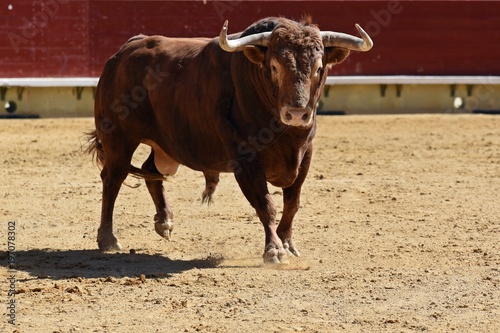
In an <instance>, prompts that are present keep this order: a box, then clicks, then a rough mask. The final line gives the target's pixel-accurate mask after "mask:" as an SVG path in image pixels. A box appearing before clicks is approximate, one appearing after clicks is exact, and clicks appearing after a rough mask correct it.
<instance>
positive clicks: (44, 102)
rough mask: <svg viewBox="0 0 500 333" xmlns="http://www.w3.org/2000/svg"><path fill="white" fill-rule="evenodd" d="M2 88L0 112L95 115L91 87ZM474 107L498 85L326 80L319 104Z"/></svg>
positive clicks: (387, 108)
mask: <svg viewBox="0 0 500 333" xmlns="http://www.w3.org/2000/svg"><path fill="white" fill-rule="evenodd" d="M0 88H1V104H0V117H6V116H8V115H9V114H10V115H12V116H16V117H23V116H37V115H38V116H40V117H43V118H46V117H87V116H88V117H90V116H92V115H93V110H94V94H95V86H85V87H71V86H54V87H49V86H45V87H37V86H26V87H20V86H17V87H15V86H11V87H6V86H1V87H0ZM474 110H485V111H493V112H495V111H498V110H500V84H498V83H496V82H495V83H494V84H491V83H484V84H390V83H382V84H374V83H373V82H371V83H369V84H363V83H361V84H345V83H344V84H338V83H337V84H329V85H327V86H326V88H325V91H324V94H323V96H322V97H321V100H320V103H319V107H318V111H320V112H324V113H325V114H394V113H464V112H466V113H470V112H473V111H474ZM8 111H11V112H10V113H9V112H8Z"/></svg>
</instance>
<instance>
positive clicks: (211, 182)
mask: <svg viewBox="0 0 500 333" xmlns="http://www.w3.org/2000/svg"><path fill="white" fill-rule="evenodd" d="M203 174H204V175H205V190H204V191H203V194H202V195H201V202H202V203H205V202H206V203H207V204H208V205H210V204H211V203H212V202H213V199H212V195H213V194H214V192H215V188H216V187H217V184H219V173H218V172H209V171H206V172H203Z"/></svg>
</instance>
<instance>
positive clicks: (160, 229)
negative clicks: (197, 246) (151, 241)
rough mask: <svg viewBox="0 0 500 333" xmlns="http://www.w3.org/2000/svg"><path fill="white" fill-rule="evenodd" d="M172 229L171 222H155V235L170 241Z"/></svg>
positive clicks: (172, 224)
mask: <svg viewBox="0 0 500 333" xmlns="http://www.w3.org/2000/svg"><path fill="white" fill-rule="evenodd" d="M173 229H174V223H173V222H172V221H166V222H155V231H156V233H157V234H158V235H160V236H161V237H163V238H165V239H167V240H171V239H172V230H173Z"/></svg>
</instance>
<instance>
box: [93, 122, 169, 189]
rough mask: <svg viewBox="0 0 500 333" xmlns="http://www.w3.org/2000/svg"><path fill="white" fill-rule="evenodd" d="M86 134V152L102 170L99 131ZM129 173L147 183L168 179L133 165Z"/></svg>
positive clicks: (102, 160)
mask: <svg viewBox="0 0 500 333" xmlns="http://www.w3.org/2000/svg"><path fill="white" fill-rule="evenodd" d="M85 134H86V136H87V144H86V146H87V147H86V148H85V150H84V152H85V153H88V154H91V155H92V159H93V160H94V161H95V163H96V164H97V166H98V167H99V168H101V169H102V167H103V166H104V149H103V148H102V144H101V142H100V141H99V138H98V137H97V130H94V131H90V132H87V133H85ZM128 173H129V174H131V175H133V176H135V177H137V178H142V179H144V180H146V181H155V180H166V177H165V176H164V175H162V174H161V173H153V172H149V171H146V170H143V169H140V168H137V167H135V166H133V165H130V167H129V171H128Z"/></svg>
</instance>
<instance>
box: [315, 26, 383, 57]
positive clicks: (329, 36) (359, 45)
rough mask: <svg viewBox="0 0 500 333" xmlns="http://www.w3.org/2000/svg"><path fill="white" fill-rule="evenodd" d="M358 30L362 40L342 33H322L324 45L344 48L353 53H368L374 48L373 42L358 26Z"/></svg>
mask: <svg viewBox="0 0 500 333" xmlns="http://www.w3.org/2000/svg"><path fill="white" fill-rule="evenodd" d="M356 29H358V31H359V34H360V35H361V37H362V39H361V38H359V37H355V36H352V35H348V34H344V33H341V32H332V31H321V37H322V38H323V45H324V46H325V47H332V46H337V47H343V48H346V49H349V50H353V51H361V52H366V51H368V50H370V49H371V48H372V47H373V41H372V39H371V38H370V36H368V34H367V33H366V32H365V31H364V30H363V28H361V27H360V26H359V24H356Z"/></svg>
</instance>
